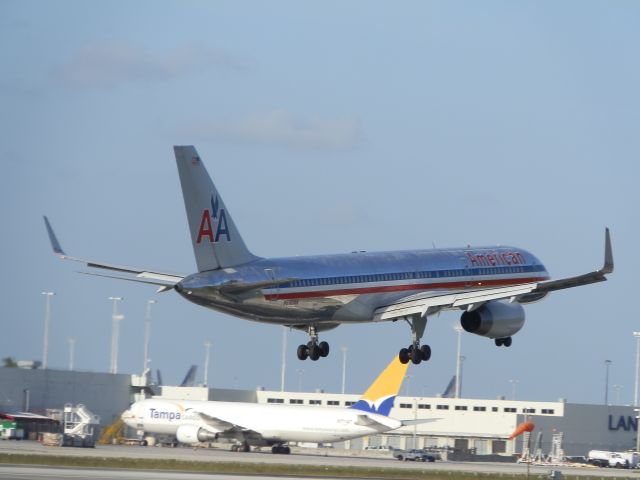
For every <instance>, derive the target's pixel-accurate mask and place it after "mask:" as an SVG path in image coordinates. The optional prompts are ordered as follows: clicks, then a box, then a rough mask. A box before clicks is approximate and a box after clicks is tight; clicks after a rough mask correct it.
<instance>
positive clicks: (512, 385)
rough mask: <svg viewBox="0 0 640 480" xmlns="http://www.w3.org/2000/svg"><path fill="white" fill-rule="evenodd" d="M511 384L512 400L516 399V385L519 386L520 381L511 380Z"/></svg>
mask: <svg viewBox="0 0 640 480" xmlns="http://www.w3.org/2000/svg"><path fill="white" fill-rule="evenodd" d="M509 383H511V400H515V399H516V385H517V384H518V380H509Z"/></svg>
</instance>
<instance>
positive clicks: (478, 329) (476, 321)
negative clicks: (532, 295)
mask: <svg viewBox="0 0 640 480" xmlns="http://www.w3.org/2000/svg"><path fill="white" fill-rule="evenodd" d="M460 325H462V328H464V329H465V330H466V331H467V332H469V333H475V334H476V335H480V336H482V337H489V338H506V337H510V336H511V335H513V334H515V333H517V332H518V331H520V329H521V328H522V326H523V325H524V308H522V305H520V304H519V303H505V302H499V301H491V302H487V303H485V304H484V305H483V306H481V307H480V308H478V309H477V310H472V311H470V312H464V313H463V314H462V316H461V317H460Z"/></svg>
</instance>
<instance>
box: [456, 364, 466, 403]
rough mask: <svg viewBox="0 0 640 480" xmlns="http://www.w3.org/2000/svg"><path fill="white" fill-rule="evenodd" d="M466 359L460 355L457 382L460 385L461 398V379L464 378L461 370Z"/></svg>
mask: <svg viewBox="0 0 640 480" xmlns="http://www.w3.org/2000/svg"><path fill="white" fill-rule="evenodd" d="M466 359H467V357H465V356H464V355H460V380H458V382H459V385H460V396H462V379H463V378H464V373H463V368H462V367H464V361H465V360H466Z"/></svg>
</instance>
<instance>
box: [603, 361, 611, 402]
mask: <svg viewBox="0 0 640 480" xmlns="http://www.w3.org/2000/svg"><path fill="white" fill-rule="evenodd" d="M610 366H611V360H605V361H604V368H605V373H604V404H605V405H609V367H610Z"/></svg>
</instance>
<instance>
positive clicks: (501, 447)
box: [491, 440, 507, 453]
mask: <svg viewBox="0 0 640 480" xmlns="http://www.w3.org/2000/svg"><path fill="white" fill-rule="evenodd" d="M491 444H492V445H491V453H506V451H507V442H506V441H505V440H494V441H493V442H491Z"/></svg>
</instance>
